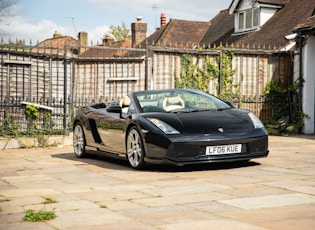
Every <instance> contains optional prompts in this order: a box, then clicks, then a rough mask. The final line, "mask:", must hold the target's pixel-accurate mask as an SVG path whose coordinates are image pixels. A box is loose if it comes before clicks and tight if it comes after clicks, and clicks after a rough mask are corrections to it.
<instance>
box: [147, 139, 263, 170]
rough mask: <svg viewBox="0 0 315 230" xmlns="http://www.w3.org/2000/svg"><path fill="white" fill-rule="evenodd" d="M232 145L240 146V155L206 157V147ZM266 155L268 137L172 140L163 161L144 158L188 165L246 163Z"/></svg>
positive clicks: (154, 161)
mask: <svg viewBox="0 0 315 230" xmlns="http://www.w3.org/2000/svg"><path fill="white" fill-rule="evenodd" d="M233 144H241V145H242V150H241V152H240V153H233V154H220V155H206V147H207V146H218V145H233ZM268 154H269V151H268V136H260V137H250V138H241V139H234V138H233V139H224V140H223V139H222V140H201V141H199V140H194V141H190V142H187V141H180V140H173V141H172V142H171V143H170V145H169V147H168V149H167V151H166V154H165V155H164V157H163V158H164V159H161V158H146V161H147V162H151V163H168V164H174V165H188V164H198V163H212V162H231V161H246V160H250V159H254V158H262V157H267V156H268Z"/></svg>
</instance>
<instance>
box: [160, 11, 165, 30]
mask: <svg viewBox="0 0 315 230" xmlns="http://www.w3.org/2000/svg"><path fill="white" fill-rule="evenodd" d="M164 26H166V15H165V14H164V13H162V14H161V28H162V27H164Z"/></svg>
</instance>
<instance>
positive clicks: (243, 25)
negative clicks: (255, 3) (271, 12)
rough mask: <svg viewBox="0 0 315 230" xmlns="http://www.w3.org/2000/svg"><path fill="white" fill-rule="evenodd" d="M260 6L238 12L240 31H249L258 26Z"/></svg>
mask: <svg viewBox="0 0 315 230" xmlns="http://www.w3.org/2000/svg"><path fill="white" fill-rule="evenodd" d="M259 12H260V11H259V8H254V9H249V10H245V11H242V12H239V13H238V31H237V32H242V31H247V30H253V29H256V28H258V26H259Z"/></svg>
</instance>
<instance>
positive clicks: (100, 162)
mask: <svg viewBox="0 0 315 230" xmlns="http://www.w3.org/2000/svg"><path fill="white" fill-rule="evenodd" d="M52 157H55V158H61V159H66V160H71V161H76V162H77V163H75V165H76V166H84V165H87V164H90V165H94V166H98V167H101V168H104V169H111V170H124V171H133V170H134V169H132V168H131V167H130V166H129V163H128V161H127V160H124V159H116V158H111V157H108V156H105V155H102V154H101V153H96V154H88V155H87V156H86V157H84V158H77V157H76V156H75V155H74V153H60V154H53V155H52ZM257 165H260V163H258V162H255V161H237V162H224V163H206V164H192V165H184V166H174V165H165V164H159V165H155V164H148V165H146V167H145V168H144V169H142V171H150V172H152V171H155V172H174V173H175V172H192V171H206V170H208V171H215V170H227V169H235V168H245V167H253V166H257Z"/></svg>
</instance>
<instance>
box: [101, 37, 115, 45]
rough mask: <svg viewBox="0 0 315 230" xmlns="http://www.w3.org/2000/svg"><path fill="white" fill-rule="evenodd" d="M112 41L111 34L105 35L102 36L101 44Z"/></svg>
mask: <svg viewBox="0 0 315 230" xmlns="http://www.w3.org/2000/svg"><path fill="white" fill-rule="evenodd" d="M113 41H114V38H112V37H111V36H109V35H107V36H106V37H105V38H103V45H104V44H106V43H111V42H113Z"/></svg>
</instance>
